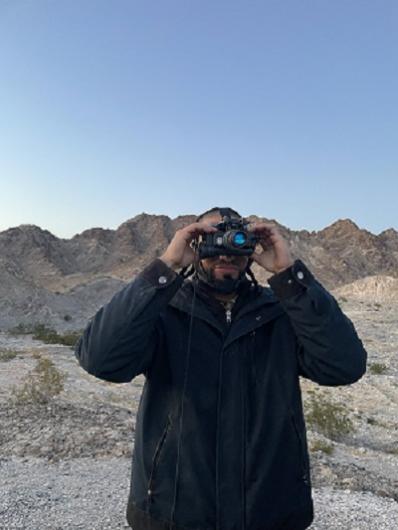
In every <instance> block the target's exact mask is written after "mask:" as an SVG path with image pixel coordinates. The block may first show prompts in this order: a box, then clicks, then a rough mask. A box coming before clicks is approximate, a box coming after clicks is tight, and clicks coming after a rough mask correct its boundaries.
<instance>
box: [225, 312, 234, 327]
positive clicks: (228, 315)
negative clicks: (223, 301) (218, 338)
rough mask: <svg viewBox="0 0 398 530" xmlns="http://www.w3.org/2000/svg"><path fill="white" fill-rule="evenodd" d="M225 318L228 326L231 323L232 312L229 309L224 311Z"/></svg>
mask: <svg viewBox="0 0 398 530" xmlns="http://www.w3.org/2000/svg"><path fill="white" fill-rule="evenodd" d="M225 316H226V317H227V322H228V324H230V323H231V321H232V311H231V310H230V309H226V311H225Z"/></svg>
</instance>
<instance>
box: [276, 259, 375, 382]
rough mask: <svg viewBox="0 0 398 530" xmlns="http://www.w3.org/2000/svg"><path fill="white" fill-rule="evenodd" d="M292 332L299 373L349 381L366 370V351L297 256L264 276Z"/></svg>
mask: <svg viewBox="0 0 398 530" xmlns="http://www.w3.org/2000/svg"><path fill="white" fill-rule="evenodd" d="M268 283H269V284H270V286H271V288H272V290H273V291H274V293H275V295H276V296H277V297H278V298H279V301H280V303H281V304H282V306H283V308H284V309H285V311H286V313H287V315H288V317H289V319H290V322H291V325H292V327H293V329H294V332H295V334H296V338H297V343H298V349H297V355H298V365H299V375H302V376H303V377H306V378H308V379H311V380H312V381H315V382H316V383H318V384H320V385H327V386H337V385H349V384H351V383H354V382H355V381H357V380H358V379H360V378H361V377H362V376H363V375H364V373H365V372H366V361H367V352H366V350H365V349H364V346H363V344H362V341H361V340H360V339H359V337H358V335H357V332H356V330H355V327H354V325H353V323H352V322H351V320H350V319H349V318H348V317H347V316H346V315H345V314H344V313H343V312H342V310H341V309H340V306H339V305H338V303H337V301H336V300H335V298H334V297H333V296H332V295H331V294H330V293H329V292H328V291H327V290H326V289H325V288H324V287H323V286H322V285H321V284H320V283H319V282H318V281H317V280H316V279H315V277H314V276H313V274H312V273H311V272H310V270H309V269H308V268H307V267H306V265H305V264H304V263H303V262H302V261H301V260H299V259H297V260H295V262H294V264H293V265H292V266H291V267H289V268H288V269H286V270H284V271H282V272H280V273H278V274H274V276H272V277H271V278H269V279H268Z"/></svg>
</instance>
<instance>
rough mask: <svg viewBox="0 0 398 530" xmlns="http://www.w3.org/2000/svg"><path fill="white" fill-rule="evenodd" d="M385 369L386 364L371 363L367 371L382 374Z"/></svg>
mask: <svg viewBox="0 0 398 530" xmlns="http://www.w3.org/2000/svg"><path fill="white" fill-rule="evenodd" d="M386 371H387V366H386V365H385V364H383V363H372V364H370V365H369V372H370V373H371V374H376V375H380V374H384V372H386Z"/></svg>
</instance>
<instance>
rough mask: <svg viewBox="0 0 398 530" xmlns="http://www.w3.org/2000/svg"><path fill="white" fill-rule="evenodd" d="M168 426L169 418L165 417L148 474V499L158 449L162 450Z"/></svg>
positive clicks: (158, 452)
mask: <svg viewBox="0 0 398 530" xmlns="http://www.w3.org/2000/svg"><path fill="white" fill-rule="evenodd" d="M169 427H170V418H168V419H167V423H166V427H165V428H164V429H163V432H162V435H161V437H160V439H159V441H158V444H157V446H156V449H155V453H154V455H153V459H152V469H151V474H150V476H149V480H148V492H147V493H148V497H149V499H150V498H151V495H152V491H153V490H152V487H153V479H154V476H155V471H156V468H157V465H158V461H159V455H160V451H161V450H162V447H163V445H164V442H165V440H166V436H167V432H168V430H169Z"/></svg>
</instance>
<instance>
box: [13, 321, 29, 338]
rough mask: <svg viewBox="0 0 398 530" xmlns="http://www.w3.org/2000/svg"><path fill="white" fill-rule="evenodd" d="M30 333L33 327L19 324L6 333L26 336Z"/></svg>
mask: <svg viewBox="0 0 398 530" xmlns="http://www.w3.org/2000/svg"><path fill="white" fill-rule="evenodd" d="M32 331H33V326H32V325H31V324H23V323H20V324H18V325H17V326H14V327H13V328H10V329H9V330H8V333H11V334H12V335H27V334H29V333H32Z"/></svg>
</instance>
